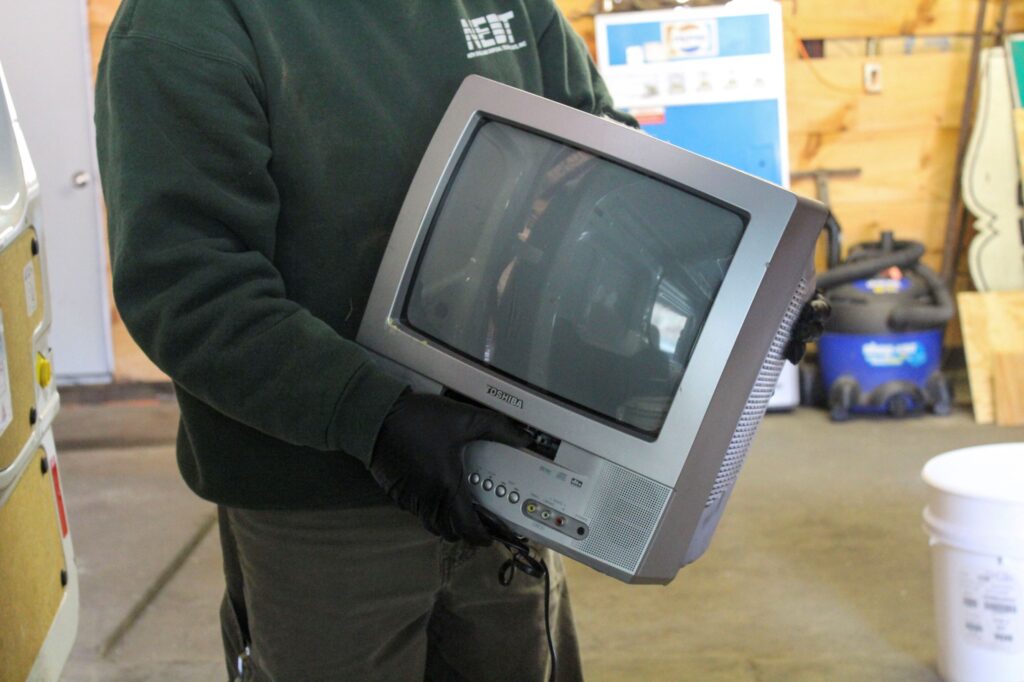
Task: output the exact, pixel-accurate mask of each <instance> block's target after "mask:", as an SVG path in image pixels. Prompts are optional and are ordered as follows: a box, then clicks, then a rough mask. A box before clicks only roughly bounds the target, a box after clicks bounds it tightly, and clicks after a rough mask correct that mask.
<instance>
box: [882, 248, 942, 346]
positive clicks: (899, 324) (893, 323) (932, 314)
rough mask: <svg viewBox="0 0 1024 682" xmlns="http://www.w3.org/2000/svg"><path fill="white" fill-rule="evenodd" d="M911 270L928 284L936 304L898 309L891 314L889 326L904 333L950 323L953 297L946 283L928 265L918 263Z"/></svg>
mask: <svg viewBox="0 0 1024 682" xmlns="http://www.w3.org/2000/svg"><path fill="white" fill-rule="evenodd" d="M911 270H913V271H914V272H916V273H917V274H918V275H919V276H920V277H921V279H923V280H924V281H925V282H927V283H928V288H929V289H931V292H932V297H934V298H935V302H934V303H933V304H932V305H907V306H901V307H899V308H896V309H895V310H893V311H892V312H891V313H889V326H890V327H892V328H893V330H895V331H898V332H902V331H909V330H912V329H930V328H933V327H939V326H942V325H944V324H946V323H947V322H949V320H950V318H951V317H953V297H952V296H950V295H949V290H948V289H946V283H945V282H943V281H942V278H941V277H939V276H938V275H937V274H936V273H935V271H934V270H932V269H931V268H929V267H928V266H926V265H921V264H920V263H918V264H916V265H914V266H913V267H912V268H911Z"/></svg>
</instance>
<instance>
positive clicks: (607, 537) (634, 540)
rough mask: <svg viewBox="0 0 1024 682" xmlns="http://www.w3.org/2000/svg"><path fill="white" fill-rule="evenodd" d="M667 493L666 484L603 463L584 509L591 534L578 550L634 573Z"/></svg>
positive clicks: (666, 498)
mask: <svg viewBox="0 0 1024 682" xmlns="http://www.w3.org/2000/svg"><path fill="white" fill-rule="evenodd" d="M669 492H671V491H670V489H669V488H668V487H667V486H664V485H661V484H660V483H657V482H656V481H652V480H651V479H649V478H644V477H643V476H640V475H639V474H636V473H634V472H632V471H629V470H628V469H623V468H622V467H620V466H617V465H615V464H611V463H608V462H606V463H605V470H604V472H603V473H602V475H601V477H600V479H599V481H598V484H597V489H596V490H595V491H594V495H593V497H591V503H590V507H589V508H588V510H587V512H588V515H589V516H590V533H589V534H588V535H587V537H586V539H585V540H583V541H582V542H581V543H580V544H579V545H578V547H577V549H578V550H579V551H581V552H583V553H584V554H587V555H589V556H592V557H594V558H596V559H600V560H602V561H605V562H607V563H609V564H611V565H613V566H616V567H618V568H621V569H622V570H624V571H626V572H627V573H634V572H635V571H636V568H637V565H638V564H639V563H640V558H641V557H642V556H643V553H644V549H646V547H647V544H648V543H649V542H650V540H651V536H652V535H653V534H654V529H655V527H656V526H657V525H658V519H659V518H660V517H661V511H662V509H664V507H665V503H666V501H668V496H669Z"/></svg>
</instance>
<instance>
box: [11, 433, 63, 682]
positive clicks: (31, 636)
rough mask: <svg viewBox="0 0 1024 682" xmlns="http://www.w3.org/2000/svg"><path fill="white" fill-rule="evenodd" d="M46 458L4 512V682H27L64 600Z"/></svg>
mask: <svg viewBox="0 0 1024 682" xmlns="http://www.w3.org/2000/svg"><path fill="white" fill-rule="evenodd" d="M44 457H46V453H45V452H43V451H42V450H39V451H38V452H36V454H35V457H34V458H33V459H32V461H31V462H30V463H29V465H28V468H27V469H25V471H24V473H23V474H22V475H21V478H20V479H19V481H18V483H17V484H16V485H17V487H16V488H15V489H14V492H13V493H12V494H11V496H10V497H9V498H8V499H7V502H6V503H4V505H3V506H2V507H0V548H2V551H0V682H21V681H22V680H24V679H26V678H27V677H28V671H29V670H30V669H31V667H32V664H33V663H34V662H35V659H36V654H37V653H38V652H39V649H40V648H41V647H42V645H43V640H44V639H45V638H46V634H47V632H49V630H50V624H51V623H53V619H54V617H55V616H56V614H57V610H58V609H59V608H60V603H61V601H62V600H63V599H64V588H63V585H62V584H61V571H62V570H63V569H64V568H65V566H64V550H63V547H62V545H61V534H60V527H59V525H58V519H57V509H56V502H55V501H54V493H53V480H52V474H50V473H46V474H43V473H42V469H41V467H40V462H41V461H42V459H43V458H44Z"/></svg>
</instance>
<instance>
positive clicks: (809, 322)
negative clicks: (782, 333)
mask: <svg viewBox="0 0 1024 682" xmlns="http://www.w3.org/2000/svg"><path fill="white" fill-rule="evenodd" d="M831 314H832V306H831V305H829V302H828V299H827V298H825V296H824V294H822V293H821V291H815V292H814V296H813V297H812V298H811V300H809V301H808V302H807V303H805V304H804V307H803V310H801V311H800V317H799V318H797V321H796V323H795V324H794V325H793V333H792V334H791V335H790V337H789V345H787V346H786V351H785V353H783V355H784V356H785V358H786V359H787V360H789V361H790V362H792V363H793V364H794V365H795V364H797V363H798V362H800V360H801V358H803V356H804V353H805V352H806V351H807V344H808V343H810V342H811V341H817V340H818V339H819V338H821V334H822V332H824V331H825V322H826V321H827V320H828V317H829V315H831Z"/></svg>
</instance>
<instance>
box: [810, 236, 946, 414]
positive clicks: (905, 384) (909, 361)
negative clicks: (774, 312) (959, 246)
mask: <svg viewBox="0 0 1024 682" xmlns="http://www.w3.org/2000/svg"><path fill="white" fill-rule="evenodd" d="M828 230H829V261H830V266H831V267H830V269H829V270H828V271H827V272H826V273H824V274H823V275H821V276H820V277H819V279H818V287H819V288H820V289H822V290H823V291H824V293H825V296H826V297H827V298H828V299H829V302H830V303H831V304H832V316H831V317H830V318H829V321H828V323H827V324H826V326H825V333H824V334H823V335H822V337H821V340H820V341H819V342H818V358H819V363H820V369H821V380H822V384H823V386H824V389H825V395H826V397H827V401H828V407H829V412H830V414H831V416H832V419H834V420H836V421H843V420H846V419H849V418H850V416H851V415H853V414H888V415H891V416H893V417H903V416H908V415H913V414H920V413H922V412H924V411H925V410H931V411H932V412H933V413H935V414H948V413H949V411H950V409H951V407H952V392H951V391H950V386H949V382H948V381H947V380H946V378H945V376H943V374H942V372H941V371H940V363H941V358H942V337H943V333H944V332H945V328H946V323H947V322H948V321H949V319H950V318H951V317H952V315H953V300H952V297H951V296H950V294H949V291H948V290H947V289H946V286H945V284H944V283H943V282H942V280H941V279H940V278H939V277H938V275H937V274H935V272H934V271H933V270H931V269H930V268H928V267H927V266H926V265H923V264H922V263H921V262H920V261H921V256H923V255H924V246H923V245H922V244H920V243H918V242H912V241H897V240H895V239H894V238H893V235H892V233H891V232H885V233H883V234H882V236H881V239H880V240H879V241H878V242H874V243H866V244H858V245H857V246H855V247H853V249H852V250H851V252H850V255H849V257H848V258H847V260H846V262H844V263H841V264H840V263H838V262H837V261H838V251H839V246H838V245H839V226H838V224H837V223H835V220H834V219H831V220H830V221H829V225H828Z"/></svg>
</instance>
